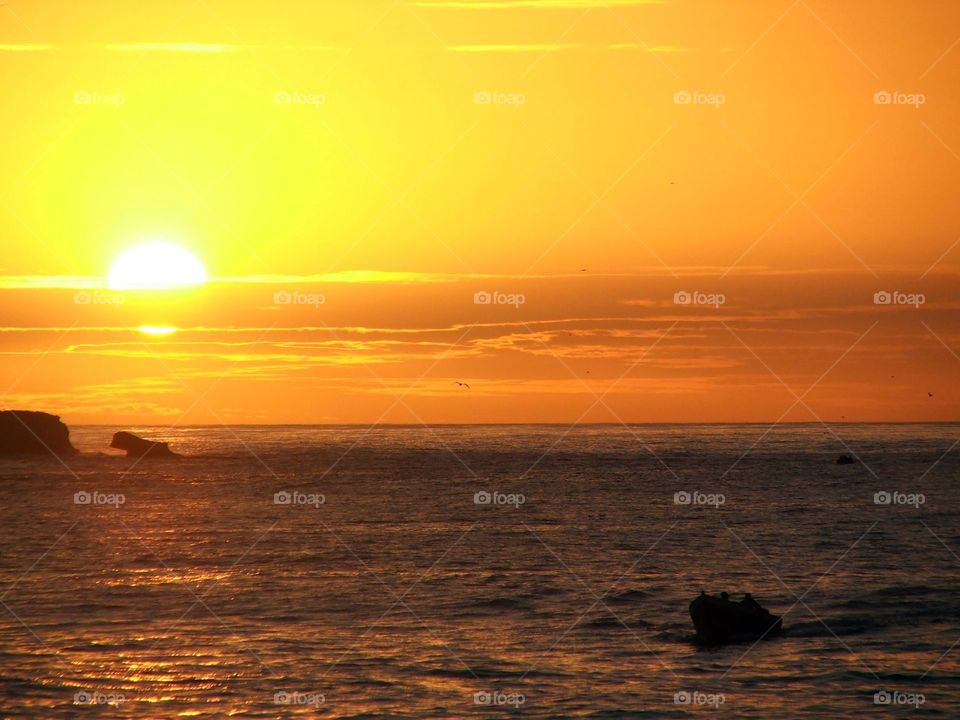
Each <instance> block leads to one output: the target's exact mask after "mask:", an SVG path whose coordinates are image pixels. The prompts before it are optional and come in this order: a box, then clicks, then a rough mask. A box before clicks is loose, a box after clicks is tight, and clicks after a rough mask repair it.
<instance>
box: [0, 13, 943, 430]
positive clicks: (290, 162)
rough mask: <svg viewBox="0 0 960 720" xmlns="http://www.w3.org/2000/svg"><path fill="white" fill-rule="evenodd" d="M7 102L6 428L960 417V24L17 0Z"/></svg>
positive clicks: (0, 221) (8, 32)
mask: <svg viewBox="0 0 960 720" xmlns="http://www.w3.org/2000/svg"><path fill="white" fill-rule="evenodd" d="M0 77H2V78H3V79H2V82H0V157H2V158H3V162H2V163H0V238H2V249H3V252H2V255H0V392H2V393H3V400H2V401H0V404H2V405H3V406H5V407H22V408H30V409H39V410H48V411H51V412H55V413H57V414H60V415H62V416H63V417H64V419H65V420H66V421H67V422H72V423H91V422H93V423H109V424H115V423H176V424H187V423H218V422H229V423H259V422H358V423H372V422H411V423H417V422H428V423H430V422H560V423H572V422H575V421H580V422H587V421H593V422H621V421H624V422H632V421H643V422H688V421H777V420H780V421H786V420H813V421H817V420H821V419H822V420H825V421H831V422H832V421H837V420H840V419H841V418H844V419H846V420H904V421H906V420H955V419H958V414H957V403H958V401H960V388H958V385H957V378H958V377H960V373H958V371H960V356H958V353H960V329H958V319H960V318H958V310H960V293H958V289H957V288H958V283H957V280H958V277H960V246H958V240H960V206H958V202H957V188H958V187H960V92H958V88H960V5H958V4H957V3H956V2H953V1H951V0H944V1H942V2H936V1H932V0H928V1H925V2H922V3H917V2H915V0H914V1H912V2H905V1H903V2H901V1H900V0H890V1H888V2H883V3H876V2H873V1H867V0H849V1H847V2H842V3H841V2H824V1H823V0H795V1H793V2H791V1H790V0H783V1H780V0H776V1H775V0H770V1H769V2H756V1H755V0H749V1H736V0H734V1H730V2H716V0H672V1H670V0H667V1H665V2H646V1H641V0H606V1H602V0H350V1H349V2H347V1H342V2H341V1H339V0H332V1H329V2H306V1H299V2H294V1H292V0H275V2H272V3H237V2H227V1H225V0H223V1H218V0H200V1H199V2H193V1H191V0H168V1H166V2H163V3H132V2H127V1H120V0H92V1H85V2H82V3H78V2H67V1H65V0H7V2H6V3H5V4H4V5H3V6H0ZM151 240H163V241H166V242H170V243H176V244H178V245H180V246H182V247H183V248H186V249H188V250H189V251H190V252H191V253H193V255H194V256H196V258H198V259H199V260H200V261H201V262H202V263H203V265H204V266H205V267H206V270H207V273H208V274H209V277H210V281H209V282H208V283H207V284H205V285H203V286H200V287H195V288H191V289H186V290H171V291H149V292H147V291H124V292H117V291H111V290H110V289H109V288H108V283H107V280H106V277H107V275H108V273H109V271H110V268H111V266H112V264H113V263H114V261H115V260H116V258H117V257H118V256H119V255H120V254H121V253H122V252H124V251H125V250H127V249H129V248H131V247H134V246H137V245H138V244H140V243H143V242H146V241H151ZM478 293H480V295H477V294H478ZM878 293H880V295H879V296H877V294H878ZM883 293H887V295H884V294H883ZM875 296H876V297H879V302H878V300H877V299H876V297H875ZM487 299H489V300H490V302H489V303H485V302H484V301H485V300H487ZM885 299H889V300H890V302H889V303H888V304H884V300H885ZM686 300H689V302H685V301H686ZM478 301H479V302H478ZM143 326H157V327H169V328H176V331H175V332H167V333H162V334H148V333H145V332H142V331H140V330H138V328H141V327H143ZM456 381H461V382H466V383H468V384H469V385H470V389H469V390H467V389H466V388H464V387H461V386H459V385H457V384H456ZM931 393H932V397H931Z"/></svg>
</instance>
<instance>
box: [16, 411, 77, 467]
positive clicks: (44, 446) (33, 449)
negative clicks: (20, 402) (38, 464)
mask: <svg viewBox="0 0 960 720" xmlns="http://www.w3.org/2000/svg"><path fill="white" fill-rule="evenodd" d="M77 452H78V450H77V449H76V448H75V447H74V446H73V445H72V444H71V443H70V430H69V428H67V426H66V425H65V424H64V423H63V422H62V421H61V420H60V418H59V417H58V416H57V415H51V414H50V413H45V412H35V411H33V410H3V411H0V455H12V454H30V455H46V454H47V453H51V454H53V455H57V456H59V455H76V454H77Z"/></svg>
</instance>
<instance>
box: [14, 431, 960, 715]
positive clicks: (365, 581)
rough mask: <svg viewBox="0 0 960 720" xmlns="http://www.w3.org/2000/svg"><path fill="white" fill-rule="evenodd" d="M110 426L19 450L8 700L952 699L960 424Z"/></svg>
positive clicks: (287, 710)
mask: <svg viewBox="0 0 960 720" xmlns="http://www.w3.org/2000/svg"><path fill="white" fill-rule="evenodd" d="M114 429H116V428H106V427H81V428H74V429H73V438H74V442H75V444H76V445H77V446H78V447H80V448H81V449H82V450H84V454H83V455H82V456H79V457H76V458H72V459H70V460H68V461H67V465H68V466H65V465H63V464H61V463H59V462H57V461H56V460H54V459H33V460H24V459H17V460H4V461H0V513H2V515H0V518H2V529H3V532H2V536H0V600H2V604H0V717H4V718H125V717H131V718H178V717H193V718H224V717H239V718H281V717H297V716H310V717H329V718H391V717H395V718H458V717H471V718H483V717H490V718H503V717H506V716H517V717H525V718H598V719H599V718H604V719H605V718H680V717H702V716H704V715H705V714H706V715H711V714H715V715H717V716H724V717H744V718H801V717H804V718H806V717H809V718H863V717H874V716H876V717H907V716H910V717H913V716H914V715H916V714H918V713H919V714H922V716H923V717H943V718H956V717H960V646H958V645H957V643H958V640H960V557H958V554H960V523H958V509H960V487H958V486H960V483H958V471H960V449H958V448H957V447H956V444H957V441H958V439H960V426H958V425H838V426H834V427H833V428H832V429H828V428H825V427H823V426H820V425H785V426H780V427H776V428H773V429H770V428H769V427H766V426H722V425H711V426H631V427H624V426H586V427H578V428H574V429H572V430H570V429H568V428H566V427H561V426H511V427H508V426H487V427H482V426H481V427H456V426H434V427H429V428H426V427H382V428H374V429H368V428H358V427H303V426H295V427H277V426H271V427H237V428H233V429H226V428H201V427H191V428H173V429H171V428H149V427H143V428H127V429H132V430H134V431H135V432H138V433H141V434H143V435H146V436H148V437H157V438H163V439H167V440H170V441H171V444H172V446H173V447H174V448H175V449H177V450H179V451H181V452H183V453H184V454H186V455H187V457H184V458H181V459H179V460H174V461H147V460H144V461H140V462H135V461H133V460H128V459H127V458H124V457H117V456H109V455H103V454H98V452H99V451H100V450H102V449H104V448H105V446H106V445H107V443H108V442H109V438H110V435H111V433H112V432H113V430H114ZM843 452H847V453H855V454H856V455H857V456H859V457H860V458H861V459H862V460H863V462H862V463H857V464H854V465H842V466H841V465H836V464H835V462H834V461H835V459H836V457H837V455H838V454H840V453H843ZM701 589H704V590H706V591H707V592H711V593H718V592H720V591H722V590H727V591H729V592H731V593H732V594H734V596H735V598H736V597H739V593H741V592H745V591H749V592H752V593H753V595H754V596H755V597H756V598H757V599H758V600H759V601H760V602H761V603H762V604H763V605H764V606H766V607H768V608H769V609H770V610H771V611H772V612H774V613H776V614H785V617H784V627H785V630H786V632H785V634H784V635H783V636H782V637H779V638H775V639H770V640H764V641H762V642H760V643H756V644H751V643H746V644H739V645H728V646H723V647H715V648H703V647H699V646H698V645H697V644H695V643H694V642H693V629H692V626H691V623H690V618H689V614H688V610H687V607H688V604H689V602H690V601H691V600H692V599H693V598H694V597H695V596H696V595H697V594H698V593H699V591H700V590H701Z"/></svg>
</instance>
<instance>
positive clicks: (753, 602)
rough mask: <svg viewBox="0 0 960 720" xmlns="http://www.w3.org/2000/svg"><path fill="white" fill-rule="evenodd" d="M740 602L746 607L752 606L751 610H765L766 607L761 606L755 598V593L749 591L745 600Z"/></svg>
mask: <svg viewBox="0 0 960 720" xmlns="http://www.w3.org/2000/svg"><path fill="white" fill-rule="evenodd" d="M740 604H741V605H743V606H744V607H745V608H750V609H751V610H756V611H757V612H765V611H764V609H763V608H762V607H761V606H760V603H758V602H757V601H756V600H754V599H753V595H751V594H750V593H747V594H745V595H744V596H743V600H741V601H740Z"/></svg>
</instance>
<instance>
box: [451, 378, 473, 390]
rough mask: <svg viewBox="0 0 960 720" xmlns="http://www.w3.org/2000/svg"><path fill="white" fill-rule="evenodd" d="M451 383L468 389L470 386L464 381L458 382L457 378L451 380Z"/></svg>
mask: <svg viewBox="0 0 960 720" xmlns="http://www.w3.org/2000/svg"><path fill="white" fill-rule="evenodd" d="M453 384H454V385H459V386H460V387H465V388H466V389H467V390H469V389H470V386H469V385H467V384H466V383H462V382H460V381H459V380H454V381H453Z"/></svg>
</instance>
